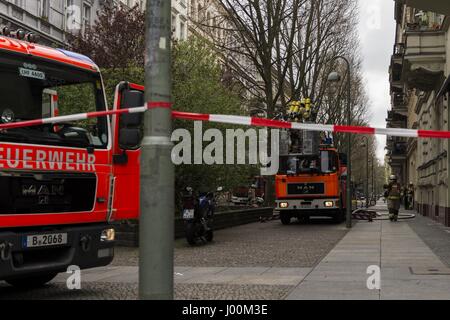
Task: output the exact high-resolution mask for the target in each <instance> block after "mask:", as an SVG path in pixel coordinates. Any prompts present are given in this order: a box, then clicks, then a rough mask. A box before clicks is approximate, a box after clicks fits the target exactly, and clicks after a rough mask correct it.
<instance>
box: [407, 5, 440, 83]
mask: <svg viewBox="0 0 450 320" xmlns="http://www.w3.org/2000/svg"><path fill="white" fill-rule="evenodd" d="M423 15H424V16H426V17H428V15H426V13H423ZM444 20H445V19H444V18H443V17H442V16H437V17H436V18H435V19H434V20H429V19H428V18H427V19H423V18H417V20H416V21H413V22H410V23H407V26H406V31H405V36H406V46H405V55H404V62H405V63H404V72H405V73H404V74H405V81H406V83H407V85H408V86H409V87H411V88H416V89H419V90H421V91H432V90H433V89H435V88H436V86H437V85H438V83H439V81H441V80H442V78H443V77H444V72H443V70H444V67H445V62H446V36H445V32H444V31H443V29H442V28H443V24H444V22H445V21H444Z"/></svg>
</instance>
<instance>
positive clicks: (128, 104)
mask: <svg viewBox="0 0 450 320" xmlns="http://www.w3.org/2000/svg"><path fill="white" fill-rule="evenodd" d="M121 97H122V98H121V103H120V108H121V109H128V108H136V107H142V106H143V105H144V92H142V91H139V90H133V89H130V88H124V89H123V90H122V95H121ZM143 123H144V114H143V113H126V114H122V115H120V122H119V147H120V148H121V149H123V150H136V149H139V148H140V146H141V141H142V138H143V135H144V134H143Z"/></svg>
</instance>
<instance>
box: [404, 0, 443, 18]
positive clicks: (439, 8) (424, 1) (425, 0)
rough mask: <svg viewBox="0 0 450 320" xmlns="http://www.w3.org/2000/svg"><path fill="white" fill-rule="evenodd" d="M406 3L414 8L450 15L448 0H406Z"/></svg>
mask: <svg viewBox="0 0 450 320" xmlns="http://www.w3.org/2000/svg"><path fill="white" fill-rule="evenodd" d="M397 2H401V3H402V2H405V0H398V1H397ZM406 4H407V5H408V6H410V7H413V8H418V9H421V10H428V11H433V12H436V13H440V14H445V15H450V2H448V1H430V0H406Z"/></svg>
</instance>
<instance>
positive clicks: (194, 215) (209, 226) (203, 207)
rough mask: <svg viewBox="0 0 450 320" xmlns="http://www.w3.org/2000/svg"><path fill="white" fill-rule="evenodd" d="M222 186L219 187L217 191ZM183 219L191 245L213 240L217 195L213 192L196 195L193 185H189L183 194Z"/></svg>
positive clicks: (220, 189) (218, 190)
mask: <svg viewBox="0 0 450 320" xmlns="http://www.w3.org/2000/svg"><path fill="white" fill-rule="evenodd" d="M220 191H222V187H219V188H217V192H220ZM182 199H183V220H184V221H185V222H184V225H185V234H186V240H187V242H188V243H189V244H190V245H195V244H197V243H198V242H203V243H206V242H211V241H212V240H213V236H214V234H213V218H214V210H215V202H216V199H215V195H214V193H213V192H206V193H204V192H203V193H199V194H198V195H197V196H195V195H194V191H193V189H192V188H191V187H187V188H186V189H185V192H184V193H183V195H182Z"/></svg>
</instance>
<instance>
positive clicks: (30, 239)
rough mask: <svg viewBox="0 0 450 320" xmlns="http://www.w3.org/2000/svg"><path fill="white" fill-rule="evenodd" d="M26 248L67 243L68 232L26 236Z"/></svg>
mask: <svg viewBox="0 0 450 320" xmlns="http://www.w3.org/2000/svg"><path fill="white" fill-rule="evenodd" d="M24 240H25V241H24V247H25V248H36V247H48V246H58V245H62V244H67V233H49V234H35V235H30V236H26V237H25V239H24Z"/></svg>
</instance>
